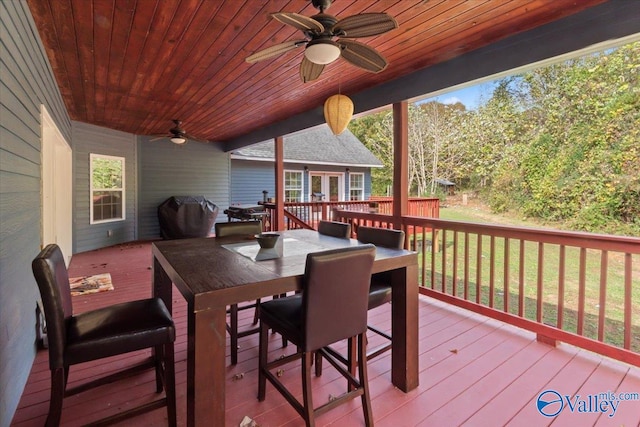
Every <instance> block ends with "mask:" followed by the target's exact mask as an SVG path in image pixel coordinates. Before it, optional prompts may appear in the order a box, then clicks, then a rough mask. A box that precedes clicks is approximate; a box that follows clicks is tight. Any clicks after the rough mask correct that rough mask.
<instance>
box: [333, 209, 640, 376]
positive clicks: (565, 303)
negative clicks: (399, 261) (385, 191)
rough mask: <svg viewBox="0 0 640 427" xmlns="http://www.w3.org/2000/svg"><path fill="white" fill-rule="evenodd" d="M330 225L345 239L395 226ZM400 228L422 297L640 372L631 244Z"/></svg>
mask: <svg viewBox="0 0 640 427" xmlns="http://www.w3.org/2000/svg"><path fill="white" fill-rule="evenodd" d="M334 215H335V216H334V219H335V220H339V221H345V222H350V223H352V225H353V229H354V235H355V234H356V233H357V227H358V225H369V226H377V227H385V228H391V227H393V224H392V223H393V221H394V218H392V217H391V216H390V215H383V214H371V213H365V212H353V211H345V210H340V211H336V212H335V213H334ZM399 226H400V227H401V228H402V229H403V230H405V232H406V233H407V239H406V242H405V243H406V247H407V248H408V249H411V250H415V251H417V252H418V253H419V266H420V272H419V283H420V292H421V293H422V294H424V295H428V296H431V297H433V298H436V299H439V300H442V301H445V302H448V303H450V304H453V305H457V306H460V307H464V308H467V309H469V310H472V311H475V312H477V313H480V314H483V315H486V316H489V317H492V318H495V319H498V320H502V321H505V322H507V323H510V324H513V325H515V326H518V327H522V328H525V329H528V330H530V331H532V332H535V333H537V334H538V338H539V339H540V340H541V341H545V342H548V343H551V344H555V343H556V341H563V342H566V343H569V344H572V345H576V346H579V347H582V348H585V349H587V350H590V351H594V352H597V353H600V354H603V355H606V356H609V357H613V358H615V359H618V360H621V361H624V362H627V363H631V364H633V365H636V366H640V238H636V237H621V236H607V235H599V234H592V233H580V232H568V231H559V230H548V229H533V228H524V227H510V226H501V225H492V224H474V223H463V222H457V221H445V220H439V219H434V218H420V217H415V216H406V217H402V218H401V219H400V224H399ZM436 243H437V244H436ZM432 248H434V249H435V251H432V250H431V249H432ZM438 248H439V249H438Z"/></svg>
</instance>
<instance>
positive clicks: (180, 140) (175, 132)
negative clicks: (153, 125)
mask: <svg viewBox="0 0 640 427" xmlns="http://www.w3.org/2000/svg"><path fill="white" fill-rule="evenodd" d="M173 123H174V125H175V126H174V127H172V128H171V129H169V135H160V136H158V137H157V138H153V139H152V140H151V141H156V140H158V139H161V138H169V139H170V140H171V142H173V143H174V144H178V145H182V144H184V143H185V142H187V139H190V140H193V141H198V142H207V141H205V140H202V139H198V138H196V137H193V136H191V135H189V134H188V133H186V132H185V130H184V129H182V128H181V127H180V126H181V125H182V120H175V119H174V120H173Z"/></svg>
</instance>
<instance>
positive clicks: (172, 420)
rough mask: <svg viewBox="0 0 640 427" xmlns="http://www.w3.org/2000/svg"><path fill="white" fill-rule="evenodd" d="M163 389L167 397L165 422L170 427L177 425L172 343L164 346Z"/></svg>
mask: <svg viewBox="0 0 640 427" xmlns="http://www.w3.org/2000/svg"><path fill="white" fill-rule="evenodd" d="M164 388H165V393H166V397H167V420H168V422H169V426H170V427H175V426H176V425H177V423H178V422H177V414H176V367H175V355H174V348H173V343H170V344H165V345H164Z"/></svg>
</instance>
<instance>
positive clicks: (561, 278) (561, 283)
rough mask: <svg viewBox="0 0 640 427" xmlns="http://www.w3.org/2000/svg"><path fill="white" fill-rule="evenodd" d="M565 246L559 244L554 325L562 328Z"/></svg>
mask: <svg viewBox="0 0 640 427" xmlns="http://www.w3.org/2000/svg"><path fill="white" fill-rule="evenodd" d="M565 263H566V248H565V246H564V245H560V256H559V261H558V317H557V320H556V326H557V327H558V328H560V329H562V327H563V325H564V282H565V269H566V267H565Z"/></svg>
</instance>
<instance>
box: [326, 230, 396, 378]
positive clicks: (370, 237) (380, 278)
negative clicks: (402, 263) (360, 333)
mask: <svg viewBox="0 0 640 427" xmlns="http://www.w3.org/2000/svg"><path fill="white" fill-rule="evenodd" d="M357 238H358V241H359V242H361V243H371V244H374V245H375V246H379V247H385V248H390V249H402V248H403V246H404V231H402V230H393V229H388V228H378V227H365V226H359V227H358V228H357ZM389 302H391V284H390V279H389V277H388V272H384V273H377V274H373V275H372V276H371V283H370V285H369V305H368V309H369V310H373V309H374V308H377V307H380V306H381V305H383V304H386V303H389ZM367 328H368V329H369V330H370V331H372V332H374V333H376V334H378V335H380V336H382V337H383V338H386V339H387V340H388V342H387V343H385V344H382V345H380V346H378V347H376V348H374V349H370V350H369V351H368V352H367V360H371V359H372V358H374V357H376V356H378V355H380V354H382V353H384V352H386V351H389V350H391V335H389V334H388V333H386V332H384V331H382V330H380V329H378V328H376V327H374V326H371V325H367ZM328 351H330V352H331V353H332V355H333V356H334V357H335V358H337V359H338V360H340V361H342V362H343V363H345V364H346V365H347V366H349V369H350V372H352V373H354V372H355V365H356V362H355V359H354V355H355V348H353V346H350V347H349V349H348V353H347V356H346V357H345V356H344V355H342V354H340V353H338V352H337V351H335V350H334V349H333V348H331V347H330V348H329V349H328ZM316 373H317V374H318V375H321V374H322V359H320V358H316Z"/></svg>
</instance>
